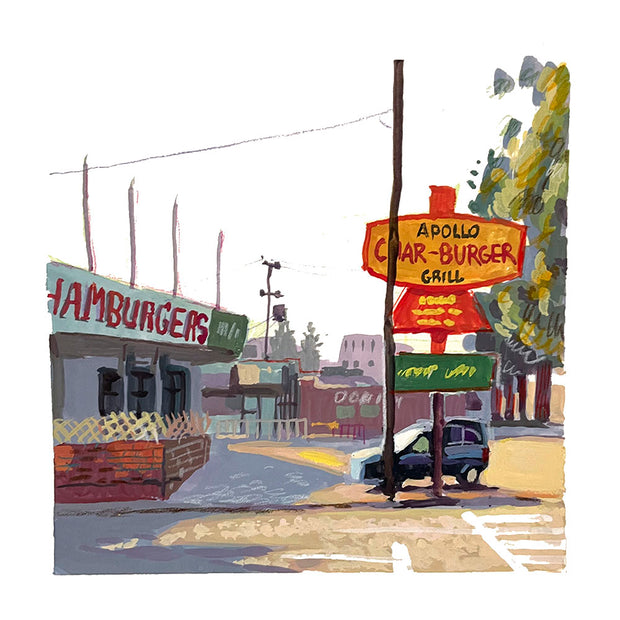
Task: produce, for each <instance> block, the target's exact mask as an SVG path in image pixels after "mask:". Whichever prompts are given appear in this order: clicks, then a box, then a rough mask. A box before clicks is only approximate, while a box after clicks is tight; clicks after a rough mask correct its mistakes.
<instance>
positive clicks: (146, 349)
mask: <svg viewBox="0 0 620 620" xmlns="http://www.w3.org/2000/svg"><path fill="white" fill-rule="evenodd" d="M47 289H48V309H49V312H50V315H51V317H52V334H51V335H50V358H51V367H52V410H53V415H54V418H55V419H73V420H77V421H80V420H84V419H86V418H89V417H93V416H106V415H109V414H110V413H112V412H117V413H118V412H121V411H124V412H135V413H136V414H137V415H140V414H142V413H144V412H149V413H150V412H155V411H156V412H159V413H160V414H162V415H167V416H173V415H174V414H177V413H182V412H189V411H192V410H194V411H201V410H202V402H201V401H202V394H201V391H200V390H201V387H202V385H201V377H202V372H201V366H202V365H205V364H211V363H215V362H230V361H232V360H234V359H236V358H237V357H238V356H239V355H240V353H241V351H242V349H243V345H244V343H245V339H246V335H247V324H248V320H247V317H245V316H243V315H238V314H231V313H228V312H223V311H221V310H216V309H215V308H213V307H211V306H207V305H205V304H200V303H197V302H194V301H191V300H188V299H185V298H182V297H178V296H174V295H173V294H171V293H166V292H162V291H157V290H153V289H147V288H141V287H131V286H130V285H128V284H126V283H123V282H120V281H117V280H113V279H110V278H106V277H103V276H100V275H97V274H94V273H91V272H89V271H86V270H83V269H79V268H76V267H72V266H70V265H66V264H63V263H58V262H51V263H49V264H48V267H47Z"/></svg>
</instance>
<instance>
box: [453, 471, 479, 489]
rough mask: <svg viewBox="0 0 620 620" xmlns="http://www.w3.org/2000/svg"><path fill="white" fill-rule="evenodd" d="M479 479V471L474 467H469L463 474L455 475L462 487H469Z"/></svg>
mask: <svg viewBox="0 0 620 620" xmlns="http://www.w3.org/2000/svg"><path fill="white" fill-rule="evenodd" d="M479 478H480V470H479V469H478V468H476V467H469V468H468V469H466V470H465V471H464V472H461V473H460V474H457V476H456V479H457V482H458V483H459V484H460V485H461V486H462V487H470V486H472V485H474V484H476V483H477V482H478V479H479Z"/></svg>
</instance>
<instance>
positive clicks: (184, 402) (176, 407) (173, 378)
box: [161, 358, 190, 415]
mask: <svg viewBox="0 0 620 620" xmlns="http://www.w3.org/2000/svg"><path fill="white" fill-rule="evenodd" d="M161 388H162V389H161V412H162V414H163V415H174V414H178V413H183V412H184V411H189V407H190V402H189V391H190V374H189V370H188V369H187V368H185V367H183V366H174V365H172V364H168V363H167V360H166V359H164V358H162V360H161Z"/></svg>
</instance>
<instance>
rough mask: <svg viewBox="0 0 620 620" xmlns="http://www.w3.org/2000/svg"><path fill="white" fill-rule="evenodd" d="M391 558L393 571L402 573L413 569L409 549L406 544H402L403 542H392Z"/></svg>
mask: <svg viewBox="0 0 620 620" xmlns="http://www.w3.org/2000/svg"><path fill="white" fill-rule="evenodd" d="M392 558H393V559H394V561H393V562H392V567H393V568H392V570H393V571H394V572H395V573H399V574H402V573H406V572H408V571H412V570H413V566H411V555H410V554H409V549H408V548H407V546H406V545H403V543H399V542H393V543H392Z"/></svg>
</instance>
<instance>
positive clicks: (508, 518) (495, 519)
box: [472, 513, 553, 525]
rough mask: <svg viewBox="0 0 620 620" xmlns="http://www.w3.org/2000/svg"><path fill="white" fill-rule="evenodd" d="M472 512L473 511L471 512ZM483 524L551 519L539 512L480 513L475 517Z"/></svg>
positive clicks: (538, 521) (536, 521) (533, 521)
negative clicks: (530, 513)
mask: <svg viewBox="0 0 620 620" xmlns="http://www.w3.org/2000/svg"><path fill="white" fill-rule="evenodd" d="M472 514H473V513H472ZM476 518H477V519H479V520H480V521H481V522H482V523H484V524H485V525H486V524H487V523H540V522H541V521H547V522H548V521H552V520H553V519H552V518H551V517H550V516H549V515H539V514H532V515H529V514H520V515H482V516H480V517H476Z"/></svg>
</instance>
